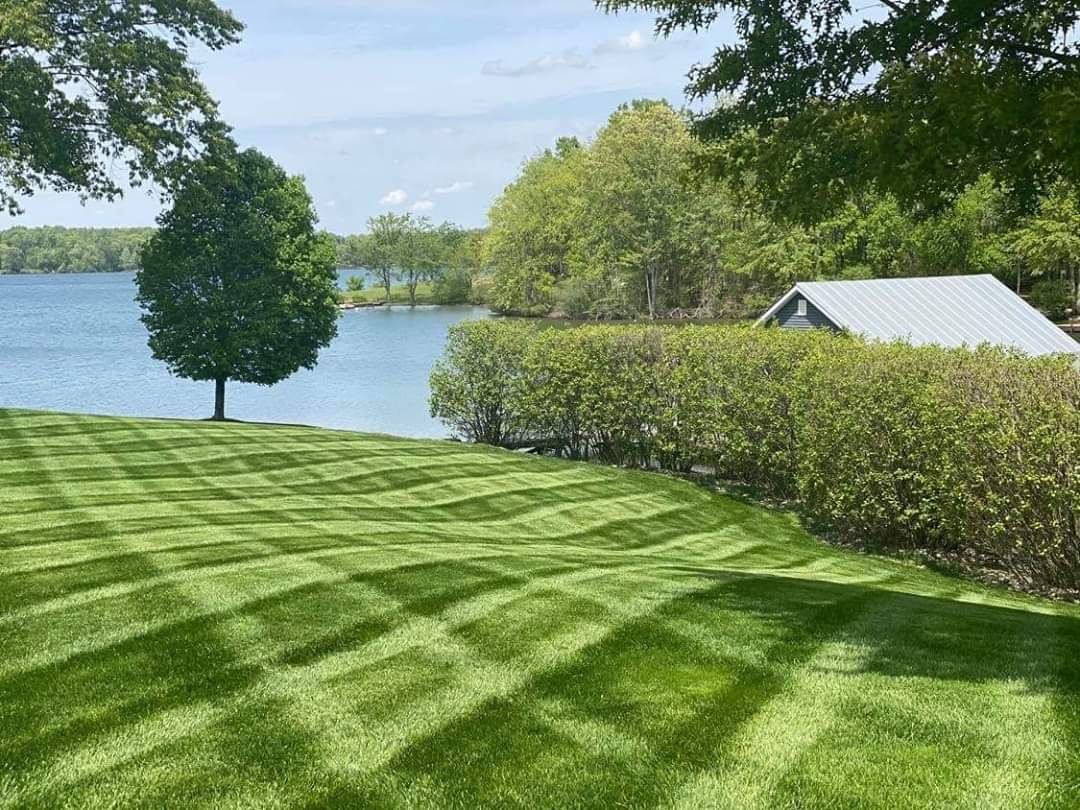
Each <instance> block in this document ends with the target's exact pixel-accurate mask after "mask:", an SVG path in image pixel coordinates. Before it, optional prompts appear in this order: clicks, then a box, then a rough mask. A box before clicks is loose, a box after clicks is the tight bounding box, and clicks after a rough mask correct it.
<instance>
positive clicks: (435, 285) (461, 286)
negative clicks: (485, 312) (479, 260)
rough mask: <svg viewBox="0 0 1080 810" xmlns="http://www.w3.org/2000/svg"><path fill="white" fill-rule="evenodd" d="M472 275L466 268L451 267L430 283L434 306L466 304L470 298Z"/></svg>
mask: <svg viewBox="0 0 1080 810" xmlns="http://www.w3.org/2000/svg"><path fill="white" fill-rule="evenodd" d="M472 286H473V283H472V274H471V273H470V272H469V270H468V269H467V268H464V267H452V268H450V269H449V270H447V271H446V272H444V273H441V274H439V275H438V276H436V277H435V279H434V280H433V281H432V283H431V293H432V297H433V298H434V299H435V303H436V304H467V303H468V302H469V299H470V298H471V297H472Z"/></svg>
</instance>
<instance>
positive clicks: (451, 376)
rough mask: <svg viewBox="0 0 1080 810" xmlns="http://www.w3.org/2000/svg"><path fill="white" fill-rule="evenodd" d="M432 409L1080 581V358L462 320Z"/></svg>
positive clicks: (458, 425) (859, 534) (841, 530)
mask: <svg viewBox="0 0 1080 810" xmlns="http://www.w3.org/2000/svg"><path fill="white" fill-rule="evenodd" d="M431 383H432V400H431V404H432V413H433V415H434V416H436V417H438V418H440V419H442V420H443V421H444V422H445V423H446V424H447V425H449V426H450V427H451V428H452V429H453V430H454V431H455V432H456V433H457V434H458V435H460V436H461V437H462V438H466V439H470V440H474V441H479V442H484V443H488V444H495V445H503V446H517V445H520V444H522V443H531V444H536V445H539V446H543V447H547V448H550V449H551V450H552V451H554V452H557V453H558V454H560V455H563V456H566V457H570V458H594V459H598V460H602V461H605V462H609V463H613V464H621V465H627V466H636V467H660V468H664V469H670V470H678V471H687V470H689V469H691V468H692V467H694V466H696V465H707V466H709V467H712V468H714V469H715V470H716V472H717V474H718V475H719V476H720V477H721V478H724V479H728V480H733V481H738V482H743V483H746V484H750V485H752V486H754V487H756V488H758V489H759V490H760V491H763V492H767V493H770V494H773V495H776V496H779V497H783V498H788V499H794V500H796V501H798V502H799V503H800V504H801V507H802V509H803V510H804V512H805V513H806V514H807V515H808V516H810V517H812V518H813V519H814V520H815V521H817V522H819V523H820V524H822V525H824V526H826V527H828V528H829V529H830V530H831V531H832V532H833V533H834V534H835V535H836V536H838V537H843V538H850V539H853V540H858V541H860V542H870V543H874V544H880V545H881V546H884V547H892V548H908V549H926V550H931V551H944V552H953V553H955V552H960V553H965V554H975V555H977V556H978V557H980V558H984V559H989V560H992V561H994V562H995V563H996V564H999V565H1001V566H1004V567H1007V568H1008V569H1009V570H1011V571H1012V572H1013V573H1014V574H1015V575H1016V576H1018V577H1022V578H1024V579H1025V580H1027V581H1028V582H1033V583H1038V584H1044V585H1052V586H1059V587H1066V588H1078V587H1080V468H1078V467H1077V464H1076V459H1077V458H1080V375H1078V374H1077V373H1076V370H1075V368H1073V367H1072V366H1071V365H1069V364H1068V363H1067V362H1066V361H1065V360H1056V359H1039V360H1036V359H1031V358H1028V357H1024V356H1020V355H1017V354H1012V353H1009V352H1005V351H1002V350H996V349H983V350H980V351H977V352H972V351H968V350H966V349H957V350H950V349H941V348H933V347H920V348H913V347H911V346H908V345H905V344H868V343H866V342H864V341H862V340H860V339H858V338H854V337H850V336H843V335H833V334H831V333H828V332H825V331H817V332H811V333H799V332H792V331H787V330H777V329H754V328H749V327H727V326H689V327H684V328H674V327H649V326H587V327H578V328H573V329H560V328H542V327H538V326H536V325H535V324H529V323H527V322H521V321H488V322H478V323H470V324H464V325H460V326H456V327H454V328H453V329H452V330H451V336H450V341H449V344H448V347H447V351H446V356H445V358H444V359H443V361H442V362H441V363H440V364H439V365H438V366H437V367H436V369H435V371H434V372H433V374H432V379H431Z"/></svg>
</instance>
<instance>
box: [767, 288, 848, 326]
mask: <svg viewBox="0 0 1080 810" xmlns="http://www.w3.org/2000/svg"><path fill="white" fill-rule="evenodd" d="M800 302H804V303H805V313H806V314H804V315H802V314H799V309H800V308H799V303H800ZM772 320H775V321H776V323H777V325H778V326H782V327H784V328H785V329H817V328H824V329H832V330H837V326H836V324H834V323H833V322H832V321H830V320H829V319H828V318H827V317H825V314H824V313H823V312H822V311H821V310H820V309H818V308H817V307H816V306H814V304H813V302H811V301H809V300H807V299H806V298H805V297H804V296H802V295H800V294H798V293H796V294H795V295H794V296H792V297H791V298H790V300H788V301H787V302H785V303H784V304H783V306H781V307H780V309H779V310H777V312H776V313H775V315H773V318H772Z"/></svg>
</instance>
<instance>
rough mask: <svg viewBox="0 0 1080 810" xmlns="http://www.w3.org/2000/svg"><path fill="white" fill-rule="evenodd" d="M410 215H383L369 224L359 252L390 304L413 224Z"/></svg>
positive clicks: (362, 261)
mask: <svg viewBox="0 0 1080 810" xmlns="http://www.w3.org/2000/svg"><path fill="white" fill-rule="evenodd" d="M409 220H410V217H409V215H408V214H401V215H399V214H390V213H386V214H379V216H377V217H372V218H371V219H369V220H368V234H367V235H366V236H365V237H364V240H363V242H362V244H361V246H360V248H359V256H358V258H359V260H360V261H359V263H360V264H361V265H362V266H363V267H364V268H365V269H367V270H370V271H371V272H372V273H374V274H375V277H376V278H377V279H378V280H379V283H380V284H382V286H383V289H384V290H385V291H386V300H387V301H388V302H389V301H390V287H391V285H392V284H393V283H394V278H395V276H396V275H397V272H398V261H399V259H400V258H401V242H402V239H404V237H405V229H406V227H407V226H408V224H409Z"/></svg>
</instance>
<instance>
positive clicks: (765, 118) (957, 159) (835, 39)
mask: <svg viewBox="0 0 1080 810" xmlns="http://www.w3.org/2000/svg"><path fill="white" fill-rule="evenodd" d="M597 5H598V6H599V7H601V8H602V9H604V10H606V11H609V12H612V11H618V10H620V9H628V8H635V9H644V10H650V11H654V12H656V13H657V14H658V19H657V22H656V29H657V32H658V33H659V34H661V35H665V36H666V35H670V34H672V33H674V32H675V31H677V30H680V29H692V30H694V31H700V30H703V29H706V28H708V27H710V26H711V25H713V24H714V23H716V22H717V21H718V20H720V19H721V18H722V19H724V20H727V19H731V20H732V21H733V23H734V30H735V33H736V36H737V40H736V41H735V42H733V43H731V44H727V45H723V46H721V47H720V48H718V49H717V51H716V53H715V55H714V57H713V59H712V61H711V62H708V63H706V64H701V65H697V66H696V67H694V68H693V69H692V71H691V73H690V85H689V88H688V91H689V93H690V94H691V95H692V96H693V97H696V98H699V99H703V100H706V101H715V102H716V104H715V106H714V107H713V108H712V109H711V110H710V111H709V112H707V113H706V114H704V115H702V116H700V117H698V118H697V120H696V129H697V131H698V133H699V134H700V135H702V136H703V137H704V138H705V139H707V140H709V141H711V142H713V143H715V144H717V147H716V148H715V149H714V150H713V151H712V153H711V156H710V157H711V158H712V162H713V165H714V166H715V167H716V168H718V169H719V170H720V171H721V172H722V173H723V174H724V176H726V177H727V178H728V179H729V180H730V181H732V182H744V181H747V180H750V181H752V182H754V183H756V184H757V185H758V186H759V187H760V188H762V189H764V190H765V191H766V192H767V193H766V196H765V198H766V199H767V200H768V201H769V203H770V206H771V208H772V209H773V210H774V211H775V212H777V213H780V214H783V215H785V216H787V217H789V218H792V219H798V220H802V221H807V222H808V221H814V220H818V219H820V218H822V217H823V216H826V215H828V214H829V213H830V212H832V211H834V210H835V209H836V208H838V207H840V206H841V205H843V204H844V203H845V202H846V201H847V200H848V199H850V197H851V195H852V193H853V192H854V191H859V190H867V189H869V188H875V189H876V190H878V191H881V192H885V193H889V194H892V195H894V196H895V197H897V198H898V199H899V200H900V202H901V203H902V204H903V205H904V206H905V207H909V206H912V205H918V206H920V207H922V208H930V209H933V210H942V209H944V208H945V207H947V206H948V205H949V203H950V202H951V200H952V199H953V198H954V197H955V196H956V195H957V194H959V193H960V192H962V191H963V190H964V189H965V188H967V187H968V186H970V185H971V184H972V183H974V182H976V181H977V180H978V179H979V177H980V176H982V175H984V174H989V175H990V176H992V177H993V178H994V179H995V180H996V181H998V182H1001V183H1004V184H1006V185H1009V186H1010V187H1011V188H1012V189H1013V190H1014V193H1015V194H1016V195H1017V199H1018V200H1019V201H1020V203H1021V204H1022V205H1024V206H1026V207H1028V208H1031V207H1033V206H1034V204H1035V200H1036V198H1037V197H1038V195H1039V194H1040V193H1042V192H1045V191H1046V190H1047V188H1048V187H1049V185H1050V183H1052V182H1053V180H1054V179H1056V178H1058V177H1065V178H1067V179H1069V180H1071V181H1072V182H1074V183H1075V182H1076V181H1077V180H1080V138H1078V137H1077V132H1078V131H1080V103H1078V98H1080V45H1078V42H1077V39H1076V31H1077V24H1078V22H1080V3H1077V2H1075V0H1050V1H1049V2H1048V1H1047V0H1016V2H1010V3H1001V2H998V0H923V1H922V2H913V1H909V0H881V3H879V4H871V5H869V6H856V5H855V4H852V3H851V2H850V0H799V2H783V3H780V2H775V0H723V2H720V1H719V0H597Z"/></svg>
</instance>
